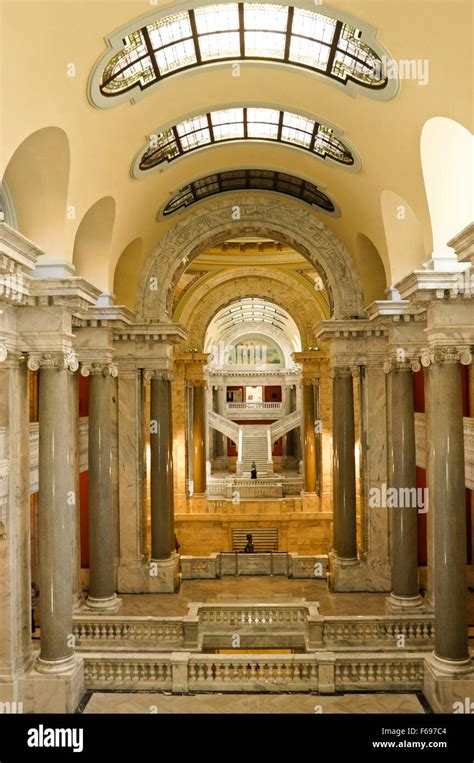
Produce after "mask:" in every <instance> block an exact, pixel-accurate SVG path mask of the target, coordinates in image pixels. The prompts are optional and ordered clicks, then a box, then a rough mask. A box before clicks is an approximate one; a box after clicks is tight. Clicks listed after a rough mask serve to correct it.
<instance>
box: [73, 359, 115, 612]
mask: <svg viewBox="0 0 474 763" xmlns="http://www.w3.org/2000/svg"><path fill="white" fill-rule="evenodd" d="M81 373H82V375H83V376H89V595H88V597H87V602H86V604H87V606H88V607H89V608H90V609H94V610H99V611H107V612H115V611H117V609H118V608H119V607H120V604H121V602H120V599H118V598H117V594H116V592H115V588H116V578H115V533H116V522H115V512H116V506H115V505H114V504H113V497H114V488H113V480H112V451H113V447H112V446H113V442H112V429H113V422H112V378H113V377H116V376H117V368H116V367H115V366H113V365H112V364H110V363H100V362H95V363H91V364H88V365H87V364H85V365H83V366H82V368H81Z"/></svg>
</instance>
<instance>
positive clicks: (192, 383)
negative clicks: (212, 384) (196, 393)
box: [189, 379, 207, 389]
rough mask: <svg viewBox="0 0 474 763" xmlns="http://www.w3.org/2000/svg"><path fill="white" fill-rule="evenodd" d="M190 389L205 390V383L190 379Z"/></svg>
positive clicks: (201, 380)
mask: <svg viewBox="0 0 474 763" xmlns="http://www.w3.org/2000/svg"><path fill="white" fill-rule="evenodd" d="M189 381H190V384H191V387H203V388H204V389H207V381H206V380H205V379H190V380H189Z"/></svg>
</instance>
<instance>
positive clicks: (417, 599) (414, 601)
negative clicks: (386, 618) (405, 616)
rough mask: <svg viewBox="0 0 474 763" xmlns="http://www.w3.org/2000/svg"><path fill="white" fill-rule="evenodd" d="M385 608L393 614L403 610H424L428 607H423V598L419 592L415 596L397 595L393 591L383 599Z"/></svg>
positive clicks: (407, 611)
mask: <svg viewBox="0 0 474 763" xmlns="http://www.w3.org/2000/svg"><path fill="white" fill-rule="evenodd" d="M385 608H386V609H387V611H388V612H393V614H395V615H396V614H402V613H403V612H405V613H409V612H412V611H413V610H416V612H425V611H427V609H428V607H425V600H424V598H423V596H420V594H417V595H416V596H397V595H396V594H394V593H393V592H392V593H391V594H390V596H387V598H386V599H385Z"/></svg>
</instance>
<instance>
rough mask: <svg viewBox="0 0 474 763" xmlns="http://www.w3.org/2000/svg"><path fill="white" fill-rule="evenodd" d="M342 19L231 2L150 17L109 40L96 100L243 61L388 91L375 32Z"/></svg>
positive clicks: (282, 6)
mask: <svg viewBox="0 0 474 763" xmlns="http://www.w3.org/2000/svg"><path fill="white" fill-rule="evenodd" d="M337 16H339V18H338V17H337ZM342 17H343V14H337V15H336V16H334V15H332V14H331V13H330V12H324V13H323V12H321V11H314V10H309V9H306V8H299V7H294V6H292V5H285V4H284V3H274V2H266V3H255V2H246V3H233V2H229V3H219V4H210V5H203V6H201V7H195V8H192V7H191V8H189V9H188V10H182V11H179V12H177V13H173V14H169V13H166V11H161V12H157V13H155V14H150V15H149V16H147V17H145V18H144V19H143V22H144V23H143V22H142V24H141V25H140V26H138V25H136V24H131V25H128V26H127V27H124V28H122V29H121V30H119V32H117V33H116V34H114V35H112V36H111V37H110V38H109V40H110V46H111V47H112V51H113V52H112V55H110V53H108V54H107V55H106V56H105V57H104V58H103V59H102V60H101V61H100V63H99V67H98V69H99V71H98V74H99V76H98V77H94V76H93V87H92V88H91V98H92V101H93V103H94V104H95V105H97V106H105V105H106V104H105V103H104V101H103V99H113V98H117V96H120V95H122V94H124V93H128V92H129V91H131V90H133V89H137V90H140V91H144V90H147V89H149V88H152V87H153V86H154V85H156V84H158V83H159V82H160V81H161V80H163V79H165V78H166V77H169V76H171V75H173V74H175V73H176V72H181V71H184V70H186V69H191V68H195V67H198V66H202V65H205V64H210V63H214V62H216V61H239V60H256V61H258V60H260V61H276V62H279V63H286V64H289V65H291V66H295V67H302V68H304V69H309V70H311V71H313V72H316V73H319V74H321V75H323V76H326V77H328V78H330V79H331V80H333V81H336V82H338V83H340V84H342V85H347V84H348V83H349V82H353V83H355V84H357V85H358V86H360V87H362V88H364V89H366V90H372V91H377V90H378V91H381V90H383V89H384V88H386V87H387V84H388V82H389V80H388V78H387V76H386V73H385V72H384V71H383V68H384V67H383V66H382V64H381V62H382V59H383V57H384V55H385V51H384V50H383V48H382V47H381V46H380V45H379V44H378V43H376V42H375V39H374V38H375V31H374V30H373V29H372V28H371V27H369V26H368V25H367V24H365V23H363V22H359V21H358V20H355V19H352V18H351V19H350V20H343V18H342ZM347 18H349V17H347ZM393 94H394V92H391V93H390V94H388V95H386V96H385V97H391V95H393Z"/></svg>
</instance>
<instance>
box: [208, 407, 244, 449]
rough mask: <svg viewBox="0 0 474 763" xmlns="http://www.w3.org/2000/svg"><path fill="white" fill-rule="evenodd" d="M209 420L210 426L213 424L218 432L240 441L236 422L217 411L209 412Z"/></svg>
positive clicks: (234, 440)
mask: <svg viewBox="0 0 474 763" xmlns="http://www.w3.org/2000/svg"><path fill="white" fill-rule="evenodd" d="M207 420H208V423H209V426H211V427H212V428H213V429H217V431H218V432H221V434H224V435H225V436H226V437H230V439H231V440H232V441H233V442H235V443H238V438H239V427H238V424H234V423H233V422H232V421H229V419H226V418H224V416H220V415H219V414H218V413H216V412H215V411H209V412H208V414H207Z"/></svg>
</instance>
